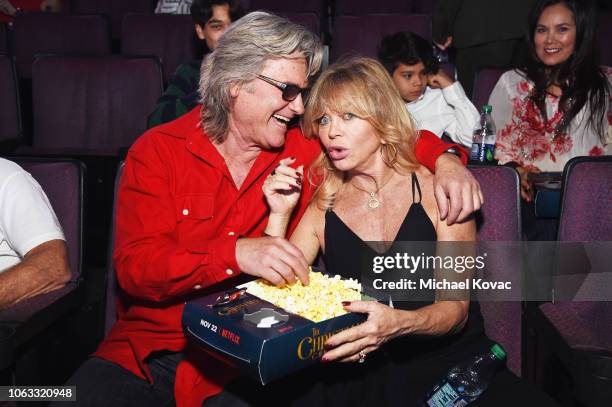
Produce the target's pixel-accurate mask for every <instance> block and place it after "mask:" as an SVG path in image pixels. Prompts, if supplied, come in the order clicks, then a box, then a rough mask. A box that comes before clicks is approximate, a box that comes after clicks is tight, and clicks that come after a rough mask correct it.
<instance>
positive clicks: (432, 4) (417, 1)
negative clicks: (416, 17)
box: [412, 0, 438, 15]
mask: <svg viewBox="0 0 612 407" xmlns="http://www.w3.org/2000/svg"><path fill="white" fill-rule="evenodd" d="M437 2H438V0H412V11H413V12H414V13H417V14H429V15H432V14H433V12H434V10H435V9H436V3H437Z"/></svg>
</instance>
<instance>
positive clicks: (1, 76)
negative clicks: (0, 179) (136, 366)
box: [0, 55, 22, 154]
mask: <svg viewBox="0 0 612 407" xmlns="http://www.w3.org/2000/svg"><path fill="white" fill-rule="evenodd" d="M0 84H1V86H0V87H2V92H0V153H4V154H5V153H7V152H10V151H11V150H12V149H13V148H15V147H16V146H17V144H18V143H19V141H20V139H21V136H22V134H21V111H20V109H19V90H18V86H17V76H16V74H15V66H14V65H13V61H12V60H11V58H9V57H7V56H1V55H0Z"/></svg>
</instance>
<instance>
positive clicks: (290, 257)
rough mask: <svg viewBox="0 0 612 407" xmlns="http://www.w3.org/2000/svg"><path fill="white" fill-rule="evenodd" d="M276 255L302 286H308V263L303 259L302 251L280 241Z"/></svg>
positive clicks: (284, 240)
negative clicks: (277, 254)
mask: <svg viewBox="0 0 612 407" xmlns="http://www.w3.org/2000/svg"><path fill="white" fill-rule="evenodd" d="M278 253H279V257H280V259H281V260H282V261H283V262H284V263H285V264H286V265H287V266H288V267H290V268H291V270H292V272H293V273H294V274H295V276H297V278H299V279H300V281H301V282H302V284H304V285H308V283H309V282H310V281H309V278H308V262H307V261H306V259H305V258H304V254H303V253H302V251H301V250H300V249H298V248H297V247H296V246H295V245H293V244H292V243H291V242H289V241H287V240H286V239H280V241H279V252H278Z"/></svg>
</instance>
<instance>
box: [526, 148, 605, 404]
mask: <svg viewBox="0 0 612 407" xmlns="http://www.w3.org/2000/svg"><path fill="white" fill-rule="evenodd" d="M610 202H612V157H610V156H602V157H575V158H573V159H571V160H570V161H568V162H567V164H566V165H565V168H564V170H563V187H562V196H561V215H560V219H559V234H558V241H559V244H560V245H562V246H560V249H559V251H558V252H559V257H558V259H557V266H556V267H555V273H556V274H555V280H554V281H555V283H554V284H555V285H554V287H555V291H554V292H555V293H559V292H565V293H567V292H570V293H574V295H575V296H574V298H573V299H574V300H573V301H571V300H572V298H567V297H568V296H567V295H565V296H564V298H561V300H560V301H559V300H557V301H556V302H549V303H545V304H542V305H540V306H539V307H535V308H530V312H529V314H528V316H529V319H528V320H529V324H530V326H531V329H532V330H533V331H534V332H535V335H536V337H537V339H538V344H539V345H540V349H541V351H542V352H546V355H545V356H542V357H541V358H540V359H539V361H538V364H537V365H536V366H535V372H534V377H535V379H536V380H538V381H539V380H543V377H544V375H546V376H549V375H551V373H550V369H551V366H556V364H557V363H560V366H559V367H557V368H556V369H555V370H556V371H555V374H557V375H559V376H557V378H558V380H563V375H565V376H567V377H568V378H567V379H566V380H567V382H568V383H567V386H565V387H566V388H565V389H564V390H566V391H567V392H569V393H570V394H571V395H572V397H573V398H574V399H575V400H576V401H578V402H579V403H582V404H581V405H588V406H590V405H606V404H609V401H610V400H612V331H611V330H610V326H612V303H611V302H610V299H611V296H610V295H611V294H610V293H611V292H612V279H611V278H610V277H609V275H610V268H609V254H610V252H609V248H610V242H611V241H612V210H611V209H610ZM575 242H587V243H584V244H585V248H584V249H583V250H585V251H586V252H587V253H588V254H589V255H588V256H586V257H584V258H583V260H582V261H581V262H578V263H576V262H574V263H576V264H575V265H574V266H571V267H570V268H569V269H568V267H565V265H566V264H568V263H570V262H571V261H572V259H571V257H572V256H578V255H580V250H576V249H575V248H576V247H580V246H582V245H581V244H580V243H578V244H577V243H575ZM595 242H605V243H603V245H601V246H599V245H597V244H596V243H595ZM567 252H569V253H570V256H569V257H568V256H565V253H567ZM598 259H599V260H598ZM568 273H570V274H568ZM568 277H570V278H571V280H568V279H567V278H568ZM575 277H580V278H579V279H578V280H576V278H575ZM576 281H578V284H576V283H575V282H576ZM570 286H575V288H576V289H575V290H572V291H568V288H574V287H570Z"/></svg>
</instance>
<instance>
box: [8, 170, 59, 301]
mask: <svg viewBox="0 0 612 407" xmlns="http://www.w3.org/2000/svg"><path fill="white" fill-rule="evenodd" d="M69 280H70V266H69V265H68V250H67V248H66V242H65V238H64V233H63V232H62V228H61V226H60V224H59V222H58V220H57V217H56V216H55V213H54V212H53V208H52V207H51V204H50V203H49V200H48V199H47V196H46V195H45V192H44V191H43V190H42V188H41V187H40V185H39V184H38V183H37V182H36V181H35V180H34V178H32V176H31V175H30V174H28V173H27V172H26V171H24V170H23V168H21V167H20V166H19V165H17V164H15V163H14V162H11V161H8V160H5V159H3V158H0V309H4V308H8V307H10V306H12V305H15V304H17V303H18V302H20V301H23V300H26V299H28V298H31V297H34V296H36V295H39V294H45V293H48V292H50V291H54V290H57V289H59V288H62V287H64V285H66V283H67V282H68V281H69Z"/></svg>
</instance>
